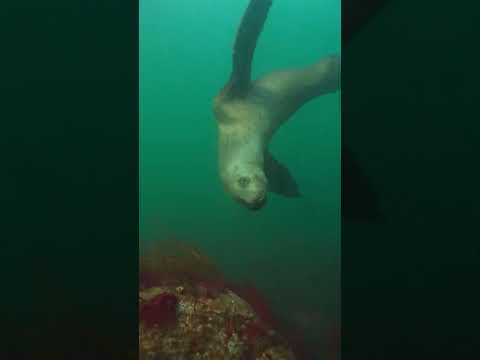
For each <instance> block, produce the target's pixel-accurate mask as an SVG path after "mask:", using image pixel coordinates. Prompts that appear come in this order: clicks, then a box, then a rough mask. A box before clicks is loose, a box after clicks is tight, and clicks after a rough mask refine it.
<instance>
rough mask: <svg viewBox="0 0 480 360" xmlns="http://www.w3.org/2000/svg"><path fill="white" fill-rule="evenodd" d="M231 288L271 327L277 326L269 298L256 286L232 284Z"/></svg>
mask: <svg viewBox="0 0 480 360" xmlns="http://www.w3.org/2000/svg"><path fill="white" fill-rule="evenodd" d="M231 289H232V291H233V292H235V293H236V294H237V295H238V296H240V297H241V298H242V299H244V300H245V301H246V302H247V303H248V304H249V305H250V306H251V307H252V309H253V310H254V311H255V313H256V314H257V316H258V317H259V318H260V319H261V320H262V321H263V322H265V323H266V324H268V325H269V326H271V327H275V326H276V321H275V318H274V315H273V313H272V311H271V310H270V306H269V304H268V302H267V300H266V299H265V298H264V297H263V296H262V295H261V294H260V292H259V291H258V290H257V289H256V288H255V287H254V286H251V285H248V286H232V287H231Z"/></svg>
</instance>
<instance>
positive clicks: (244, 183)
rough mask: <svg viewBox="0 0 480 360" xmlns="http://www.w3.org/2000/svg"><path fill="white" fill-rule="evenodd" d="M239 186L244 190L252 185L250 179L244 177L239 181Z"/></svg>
mask: <svg viewBox="0 0 480 360" xmlns="http://www.w3.org/2000/svg"><path fill="white" fill-rule="evenodd" d="M238 184H239V185H240V186H241V187H243V188H244V187H247V186H248V184H250V179H249V178H248V177H246V176H242V177H241V178H240V179H238Z"/></svg>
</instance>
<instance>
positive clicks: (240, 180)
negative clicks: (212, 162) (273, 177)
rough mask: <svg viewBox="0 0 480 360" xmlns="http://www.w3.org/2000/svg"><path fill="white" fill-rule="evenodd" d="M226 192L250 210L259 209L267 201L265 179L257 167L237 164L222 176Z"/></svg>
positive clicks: (260, 169)
mask: <svg viewBox="0 0 480 360" xmlns="http://www.w3.org/2000/svg"><path fill="white" fill-rule="evenodd" d="M222 182H223V185H224V187H225V189H226V191H227V192H228V193H229V194H230V195H231V196H232V197H233V198H234V199H235V200H236V201H238V202H239V203H241V204H242V205H244V206H246V207H247V208H248V209H251V210H258V209H261V208H262V207H263V206H264V205H265V203H266V201H267V177H266V176H265V173H264V172H263V169H262V168H261V167H259V166H257V165H253V164H245V163H242V162H238V163H235V164H233V165H232V166H230V167H229V168H228V169H227V170H226V171H225V172H223V174H222Z"/></svg>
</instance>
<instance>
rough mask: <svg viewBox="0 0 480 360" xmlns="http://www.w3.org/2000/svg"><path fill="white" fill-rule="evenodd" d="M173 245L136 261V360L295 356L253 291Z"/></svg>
mask: <svg viewBox="0 0 480 360" xmlns="http://www.w3.org/2000/svg"><path fill="white" fill-rule="evenodd" d="M173 248H174V249H175V250H174V251H173V253H172V251H171V250H172V247H169V249H170V250H169V251H162V248H161V247H160V248H156V249H154V250H150V251H149V252H147V253H146V255H145V256H143V257H142V259H141V262H140V265H141V268H140V284H141V285H140V290H139V320H140V322H139V351H140V359H141V360H157V359H158V360H159V359H162V360H170V359H171V360H183V359H185V360H187V359H191V360H196V359H198V360H200V359H210V360H217V359H218V360H270V359H275V360H296V359H297V357H296V356H295V354H294V353H293V351H292V348H291V346H289V344H288V341H287V340H286V339H285V338H284V337H283V336H282V335H281V334H280V333H279V332H278V329H276V327H275V321H274V318H273V316H272V314H271V313H270V310H269V307H268V304H267V303H266V301H265V300H264V299H263V298H262V297H261V295H260V294H259V292H258V291H257V290H256V289H254V288H252V287H241V286H238V285H233V284H229V283H228V282H226V281H225V279H224V278H223V277H222V275H221V273H220V272H219V271H218V269H216V268H215V266H214V265H213V264H212V262H211V261H210V260H208V258H207V257H206V256H204V255H202V254H201V253H200V252H199V251H198V250H197V249H195V248H193V247H190V246H189V245H185V244H176V245H175V246H173ZM163 249H164V250H165V249H166V248H165V247H163Z"/></svg>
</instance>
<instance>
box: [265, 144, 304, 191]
mask: <svg viewBox="0 0 480 360" xmlns="http://www.w3.org/2000/svg"><path fill="white" fill-rule="evenodd" d="M265 175H266V176H267V179H268V191H269V192H273V193H276V194H278V195H282V196H285V197H299V196H301V194H300V191H299V190H298V185H297V182H296V181H295V179H294V178H293V176H292V174H291V173H290V170H288V168H287V167H286V166H285V165H283V164H282V163H280V162H279V161H278V160H276V159H275V158H274V157H273V156H272V155H271V154H270V153H269V152H267V156H266V159H265Z"/></svg>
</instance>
